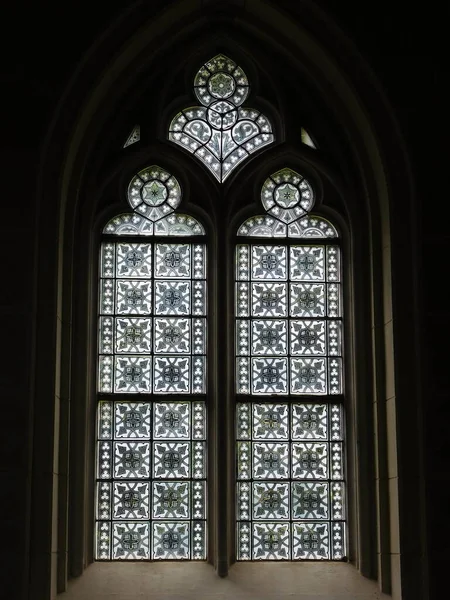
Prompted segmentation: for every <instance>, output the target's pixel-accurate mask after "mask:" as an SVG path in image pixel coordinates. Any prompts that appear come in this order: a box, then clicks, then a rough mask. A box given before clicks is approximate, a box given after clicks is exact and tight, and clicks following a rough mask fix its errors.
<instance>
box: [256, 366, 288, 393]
mask: <svg viewBox="0 0 450 600" xmlns="http://www.w3.org/2000/svg"><path fill="white" fill-rule="evenodd" d="M287 389H288V386H287V359H286V358H253V359H252V390H253V393H254V394H287Z"/></svg>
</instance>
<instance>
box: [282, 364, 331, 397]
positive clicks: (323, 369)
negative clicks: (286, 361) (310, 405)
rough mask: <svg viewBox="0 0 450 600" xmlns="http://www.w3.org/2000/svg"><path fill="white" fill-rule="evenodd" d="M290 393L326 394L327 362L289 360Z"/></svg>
mask: <svg viewBox="0 0 450 600" xmlns="http://www.w3.org/2000/svg"><path fill="white" fill-rule="evenodd" d="M290 366H291V393H292V394H326V393H327V361H326V359H325V358H321V357H314V358H303V357H299V358H291V359H290Z"/></svg>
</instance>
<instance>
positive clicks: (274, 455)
mask: <svg viewBox="0 0 450 600" xmlns="http://www.w3.org/2000/svg"><path fill="white" fill-rule="evenodd" d="M252 446H253V448H252V449H253V477H254V479H288V478H289V462H290V461H289V454H290V452H289V444H284V443H268V442H267V443H262V442H255V443H253V444H252Z"/></svg>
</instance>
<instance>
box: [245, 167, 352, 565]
mask: <svg viewBox="0 0 450 600" xmlns="http://www.w3.org/2000/svg"><path fill="white" fill-rule="evenodd" d="M261 202H262V205H263V207H264V208H265V210H266V214H265V215H262V216H256V217H252V218H249V219H247V220H246V221H245V222H244V223H243V224H242V225H241V226H240V228H239V230H238V243H237V246H236V284H235V285H236V287H235V289H236V295H235V314H236V400H237V402H236V423H237V432H236V437H237V485H236V504H237V559H238V560H320V559H333V560H341V559H342V558H343V557H344V556H345V508H344V505H343V499H344V481H343V479H344V473H343V464H344V463H343V447H342V446H343V434H344V429H343V404H342V400H343V396H342V393H343V375H342V309H341V289H340V288H341V285H342V284H341V268H340V248H339V245H338V243H337V242H338V241H339V239H338V233H337V230H336V228H335V227H334V226H333V225H332V223H330V222H329V221H327V220H326V219H324V218H323V217H320V216H317V215H314V214H311V213H310V212H309V211H310V210H311V208H312V207H313V205H314V191H313V188H312V186H311V184H310V183H309V182H308V181H307V180H306V179H305V178H304V177H302V176H301V175H300V174H299V173H296V172H295V171H293V170H292V169H289V168H284V169H281V170H280V171H277V172H276V173H274V174H272V175H271V176H270V177H268V178H267V179H266V181H265V182H264V184H263V186H262V191H261Z"/></svg>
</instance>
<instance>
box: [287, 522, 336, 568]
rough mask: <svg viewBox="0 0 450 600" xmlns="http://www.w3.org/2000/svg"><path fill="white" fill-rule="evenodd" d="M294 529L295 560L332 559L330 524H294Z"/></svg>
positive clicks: (293, 550) (293, 546) (293, 548)
mask: <svg viewBox="0 0 450 600" xmlns="http://www.w3.org/2000/svg"><path fill="white" fill-rule="evenodd" d="M292 527H293V535H292V553H293V556H292V558H293V559H302V560H305V559H310V560H311V559H313V560H318V559H328V558H330V539H329V537H330V535H329V525H328V523H294V524H293V526H292Z"/></svg>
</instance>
